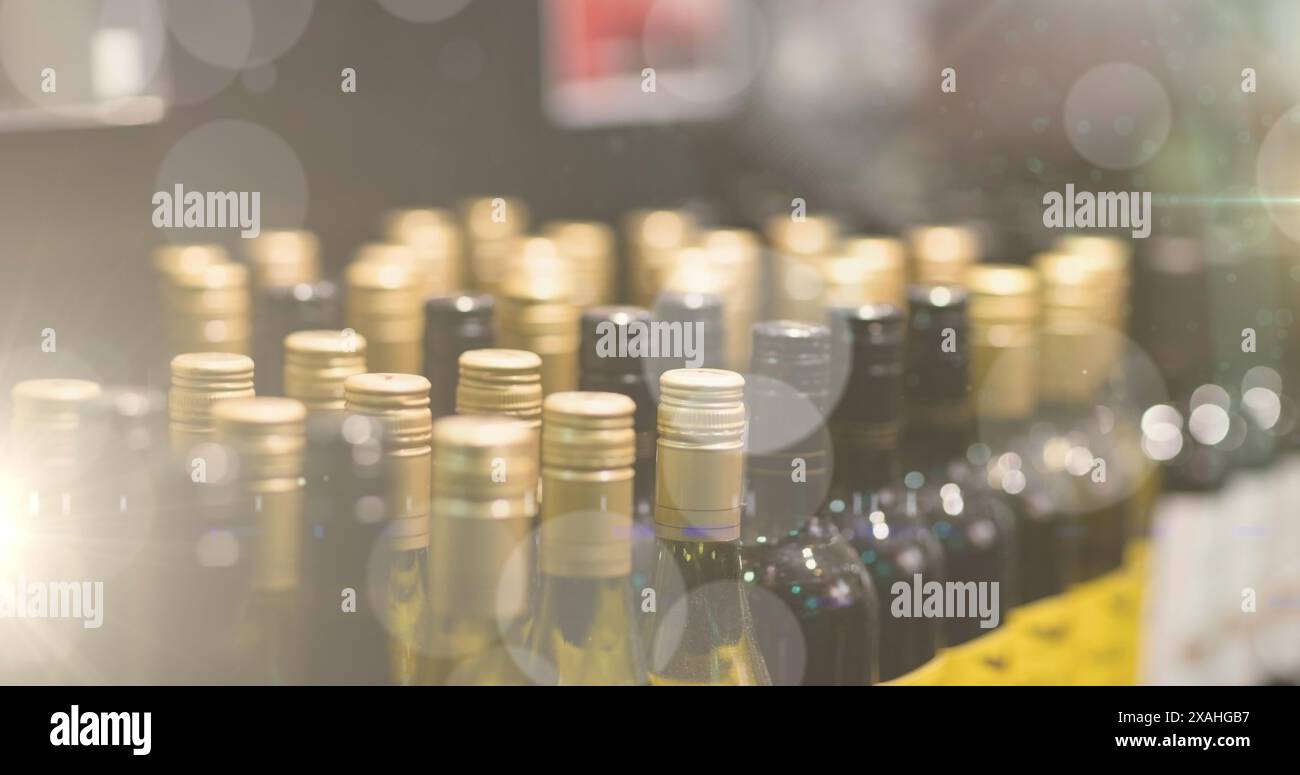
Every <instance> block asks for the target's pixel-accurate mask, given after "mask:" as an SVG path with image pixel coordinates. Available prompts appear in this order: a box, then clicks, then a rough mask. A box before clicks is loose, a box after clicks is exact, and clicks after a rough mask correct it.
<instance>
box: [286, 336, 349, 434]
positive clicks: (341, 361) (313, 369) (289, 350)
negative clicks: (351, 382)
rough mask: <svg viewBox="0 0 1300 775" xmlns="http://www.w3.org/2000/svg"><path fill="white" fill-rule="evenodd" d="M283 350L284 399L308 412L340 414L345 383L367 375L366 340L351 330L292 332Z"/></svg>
mask: <svg viewBox="0 0 1300 775" xmlns="http://www.w3.org/2000/svg"><path fill="white" fill-rule="evenodd" d="M283 346H284V352H285V359H284V392H285V395H287V396H288V397H289V398H295V399H297V400H299V401H301V402H302V403H303V406H306V407H307V411H308V412H334V413H341V412H343V410H344V407H345V406H346V403H347V401H346V398H345V395H344V390H343V384H344V382H346V381H347V379H348V377H351V376H352V375H354V374H364V373H366V339H365V337H363V336H361V334H358V333H356V332H355V331H352V330H351V329H343V330H341V331H335V330H313V331H295V332H294V333H292V334H289V335H288V336H286V337H285V338H284V345H283Z"/></svg>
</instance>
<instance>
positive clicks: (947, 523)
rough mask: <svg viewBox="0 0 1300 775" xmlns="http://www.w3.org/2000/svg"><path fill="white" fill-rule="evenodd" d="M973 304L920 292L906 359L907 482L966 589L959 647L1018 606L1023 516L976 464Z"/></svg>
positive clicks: (952, 614) (954, 620) (951, 629)
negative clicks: (1018, 534)
mask: <svg viewBox="0 0 1300 775" xmlns="http://www.w3.org/2000/svg"><path fill="white" fill-rule="evenodd" d="M966 304H967V295H966V292H965V291H964V290H962V289H960V288H958V287H955V286H944V285H918V286H913V287H912V289H911V291H910V292H909V306H910V309H911V314H910V315H909V316H908V332H907V347H906V354H905V357H904V401H903V412H904V425H903V437H902V443H901V452H902V463H903V467H904V469H905V470H906V472H907V473H906V474H905V475H904V483H905V484H906V485H907V488H908V490H909V494H913V495H915V497H916V501H917V504H918V508H919V509H920V510H921V514H922V517H923V518H924V519H925V521H926V522H927V523H928V524H929V525H930V529H931V530H932V531H933V533H934V535H935V537H936V538H938V539H939V543H940V544H941V545H942V547H943V551H944V571H945V582H946V583H951V584H959V585H962V587H961V588H963V589H964V590H966V591H964V592H963V594H962V597H961V598H960V599H959V600H958V601H957V603H956V605H955V610H945V611H944V612H943V615H944V616H943V621H944V630H945V640H946V642H947V643H948V645H953V646H955V645H958V644H961V643H965V642H966V641H968V640H970V639H972V638H974V637H976V636H977V635H980V634H982V633H984V632H987V631H988V630H989V629H992V628H994V627H999V626H1001V625H1002V624H1003V623H1005V622H1006V620H1007V614H1008V613H1009V612H1010V610H1011V608H1012V607H1013V606H1014V604H1015V600H1016V591H1015V580H1016V566H1015V559H1016V544H1015V523H1014V518H1013V517H1012V515H1011V512H1010V509H1009V508H1007V506H1006V505H1005V504H1004V503H1002V502H1001V501H1000V500H999V499H998V498H997V496H996V495H995V494H994V493H993V491H992V489H991V488H990V487H989V486H988V482H987V480H986V479H985V477H984V476H983V475H981V474H980V473H979V472H977V470H976V469H975V466H974V465H972V463H971V461H970V460H969V459H968V454H969V453H970V450H971V447H972V446H973V445H974V443H975V437H974V430H975V428H974V417H973V413H972V406H971V401H970V375H969V359H970V353H971V344H970V334H969V329H968V327H967V316H966ZM981 462H982V461H981ZM972 586H973V588H974V591H973V592H971V591H970V590H971V588H972ZM972 609H976V610H972Z"/></svg>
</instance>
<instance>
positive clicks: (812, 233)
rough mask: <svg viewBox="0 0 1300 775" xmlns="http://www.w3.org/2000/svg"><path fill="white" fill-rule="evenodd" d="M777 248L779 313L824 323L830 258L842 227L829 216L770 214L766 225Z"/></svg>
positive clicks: (775, 260) (776, 278)
mask: <svg viewBox="0 0 1300 775" xmlns="http://www.w3.org/2000/svg"><path fill="white" fill-rule="evenodd" d="M765 231H766V233H767V239H768V242H770V243H771V244H772V247H773V249H774V251H775V255H774V257H773V259H774V269H773V274H774V277H775V280H776V299H775V302H776V313H777V316H778V317H781V318H783V319H786V320H798V321H802V322H805V323H820V322H821V321H822V319H823V317H824V316H825V311H824V308H823V304H824V302H825V298H826V280H825V277H826V260H827V256H828V255H829V254H830V253H832V252H834V251H836V250H837V249H838V247H839V242H840V227H839V223H837V222H836V221H835V219H833V218H831V217H829V216H808V217H806V218H801V219H797V220H796V219H795V218H794V217H792V216H791V215H776V216H773V217H772V218H770V219H769V220H768V222H767V226H766V229H765Z"/></svg>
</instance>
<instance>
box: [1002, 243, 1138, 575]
mask: <svg viewBox="0 0 1300 775" xmlns="http://www.w3.org/2000/svg"><path fill="white" fill-rule="evenodd" d="M1034 267H1035V269H1036V270H1037V271H1038V273H1039V277H1040V278H1041V280H1042V303H1043V316H1042V329H1041V350H1040V352H1041V359H1040V362H1039V367H1040V371H1039V389H1040V392H1041V399H1040V402H1039V418H1038V422H1037V423H1035V425H1034V428H1033V433H1032V436H1031V441H1032V450H1031V452H1030V454H1029V456H1028V459H1027V461H1026V476H1027V477H1029V478H1037V479H1039V480H1040V481H1042V482H1043V486H1044V487H1045V488H1047V489H1048V491H1049V492H1050V493H1051V498H1052V502H1053V503H1055V504H1056V508H1057V509H1058V510H1059V511H1060V512H1061V517H1060V524H1061V525H1062V535H1061V539H1062V541H1063V542H1064V543H1065V544H1066V548H1065V549H1063V553H1062V556H1063V557H1064V558H1065V560H1066V565H1065V567H1064V569H1063V572H1064V574H1065V582H1066V584H1067V586H1069V585H1073V584H1077V583H1079V582H1083V581H1087V580H1089V579H1093V578H1096V577H1097V576H1099V575H1101V574H1103V573H1106V572H1108V571H1111V570H1114V569H1116V568H1118V567H1119V566H1120V565H1121V563H1122V562H1123V556H1124V546H1125V542H1126V539H1127V536H1128V531H1129V527H1128V523H1129V521H1130V506H1131V504H1130V501H1129V498H1128V496H1129V495H1131V494H1132V493H1133V492H1134V489H1135V488H1134V486H1133V483H1132V482H1131V481H1127V480H1126V477H1125V476H1124V473H1125V469H1124V467H1122V466H1120V465H1117V464H1116V462H1117V460H1116V459H1117V453H1116V448H1117V446H1118V444H1119V442H1118V440H1117V438H1116V437H1117V434H1116V433H1115V432H1114V430H1115V426H1116V424H1117V423H1116V419H1117V418H1118V417H1119V415H1120V413H1119V412H1118V411H1116V410H1114V409H1112V408H1110V406H1109V396H1108V395H1107V390H1106V388H1107V383H1108V382H1109V381H1110V380H1111V379H1112V378H1113V377H1115V376H1116V369H1117V359H1118V356H1119V354H1120V352H1119V348H1118V346H1117V345H1118V341H1117V333H1116V330H1115V324H1114V323H1113V322H1110V321H1108V320H1107V319H1106V316H1107V315H1113V314H1115V310H1114V309H1113V307H1114V305H1116V304H1118V303H1119V302H1118V299H1117V297H1116V295H1115V294H1114V293H1112V292H1111V291H1110V290H1108V288H1107V281H1106V279H1105V277H1104V274H1103V272H1102V270H1101V269H1099V268H1098V267H1097V266H1096V264H1094V263H1093V262H1091V261H1089V260H1088V259H1087V258H1086V257H1084V256H1079V255H1073V254H1066V253H1045V254H1040V255H1038V256H1036V257H1035V258H1034Z"/></svg>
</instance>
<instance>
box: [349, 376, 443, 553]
mask: <svg viewBox="0 0 1300 775" xmlns="http://www.w3.org/2000/svg"><path fill="white" fill-rule="evenodd" d="M431 387H432V386H431V385H430V384H429V380H427V379H425V378H424V377H422V376H420V375H418V374H391V373H379V372H372V373H366V374H354V375H353V376H351V377H348V378H347V379H346V380H344V382H343V396H344V400H345V411H348V412H355V413H357V414H364V415H368V416H371V417H374V418H376V419H377V420H379V423H380V425H381V426H382V427H383V428H384V436H383V441H382V444H381V448H382V450H383V454H384V456H385V457H386V458H387V459H388V461H389V463H390V464H391V465H390V468H391V470H392V477H391V480H390V487H391V489H390V490H389V491H388V492H387V493H385V496H384V499H385V509H386V513H385V515H384V516H385V519H386V520H388V522H389V529H388V537H389V541H390V544H391V546H392V548H394V549H397V550H407V549H421V548H424V547H426V546H428V544H429V498H430V485H431V483H430V477H429V466H430V456H431V454H432V447H431V439H432V435H433V412H431V411H430V410H429V390H430V389H431Z"/></svg>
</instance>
